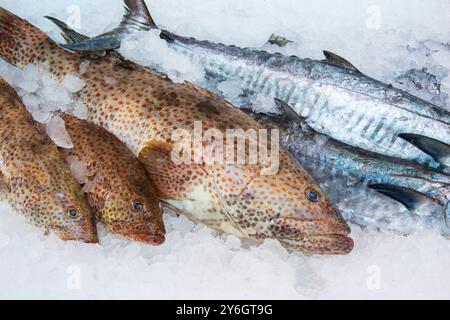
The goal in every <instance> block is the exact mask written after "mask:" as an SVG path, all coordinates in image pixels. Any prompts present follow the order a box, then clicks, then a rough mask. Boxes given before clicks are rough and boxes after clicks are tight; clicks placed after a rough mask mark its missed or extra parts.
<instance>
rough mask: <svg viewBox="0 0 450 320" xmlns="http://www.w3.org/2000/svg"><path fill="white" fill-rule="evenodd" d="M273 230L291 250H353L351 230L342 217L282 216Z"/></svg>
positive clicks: (321, 252) (272, 226)
mask: <svg viewBox="0 0 450 320" xmlns="http://www.w3.org/2000/svg"><path fill="white" fill-rule="evenodd" d="M270 230H271V232H272V233H273V234H274V236H275V237H276V238H277V239H278V240H279V241H280V242H281V243H282V244H283V245H284V246H285V247H286V248H287V249H289V250H293V251H303V252H305V253H313V254H348V253H350V252H351V251H352V250H353V247H354V243H353V240H352V239H351V238H350V237H348V235H349V234H350V232H351V230H350V228H349V226H348V225H347V224H346V223H345V221H343V220H341V219H300V218H280V219H275V220H273V221H272V223H271V227H270Z"/></svg>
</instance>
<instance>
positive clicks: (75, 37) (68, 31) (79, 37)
mask: <svg viewBox="0 0 450 320" xmlns="http://www.w3.org/2000/svg"><path fill="white" fill-rule="evenodd" d="M45 18H47V19H49V20H50V21H51V22H53V23H54V24H56V26H57V27H58V28H60V29H61V31H62V32H61V36H62V37H63V38H64V40H65V41H66V42H67V43H68V44H74V43H77V42H81V41H85V40H88V39H89V37H88V36H85V35H83V34H81V33H78V32H76V31H75V30H73V29H72V28H70V27H69V26H68V25H67V24H66V23H64V22H62V21H61V20H58V19H56V18H53V17H50V16H45Z"/></svg>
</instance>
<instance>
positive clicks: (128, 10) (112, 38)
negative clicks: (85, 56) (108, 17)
mask: <svg viewBox="0 0 450 320" xmlns="http://www.w3.org/2000/svg"><path fill="white" fill-rule="evenodd" d="M124 4H125V15H124V16H123V18H122V22H121V23H120V25H119V26H118V27H117V28H115V29H114V30H112V31H110V32H107V33H105V34H102V35H99V36H97V37H92V38H89V37H87V36H85V35H83V34H80V33H78V32H76V31H75V30H73V29H72V28H70V27H69V26H68V25H67V24H65V23H64V22H62V21H60V20H58V19H56V18H53V17H46V18H48V19H50V20H51V21H52V22H53V23H54V24H56V25H57V26H58V27H59V28H60V29H61V31H62V33H61V35H62V36H63V38H64V39H65V41H66V43H67V44H65V45H61V47H63V48H64V49H66V50H70V51H73V52H103V51H111V50H116V49H119V48H120V45H121V37H122V36H123V34H125V33H128V32H129V31H130V29H134V30H144V31H148V30H151V29H158V27H157V26H156V24H155V22H154V21H153V19H152V17H151V15H150V12H149V11H148V8H147V5H146V4H145V1H143V0H125V1H124Z"/></svg>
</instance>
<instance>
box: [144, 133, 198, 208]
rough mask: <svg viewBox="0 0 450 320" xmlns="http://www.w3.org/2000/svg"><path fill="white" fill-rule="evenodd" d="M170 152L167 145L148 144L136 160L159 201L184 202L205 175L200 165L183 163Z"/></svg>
mask: <svg viewBox="0 0 450 320" xmlns="http://www.w3.org/2000/svg"><path fill="white" fill-rule="evenodd" d="M172 150H173V147H172V145H170V144H168V143H165V142H161V141H152V142H148V143H146V145H145V146H144V147H143V148H142V149H141V151H140V152H139V156H138V159H139V161H140V162H141V163H142V164H143V165H144V167H145V169H146V170H147V173H148V174H149V177H150V178H151V179H152V180H153V182H154V184H155V186H156V187H157V192H158V196H159V198H160V199H166V200H186V199H187V196H188V195H187V194H188V192H189V191H190V189H191V188H192V187H193V186H194V185H195V183H196V182H198V181H201V179H205V178H206V176H207V173H206V172H205V171H204V170H203V168H202V167H201V166H200V165H197V164H195V163H193V164H190V163H183V161H182V159H179V158H177V156H178V154H177V153H176V152H172Z"/></svg>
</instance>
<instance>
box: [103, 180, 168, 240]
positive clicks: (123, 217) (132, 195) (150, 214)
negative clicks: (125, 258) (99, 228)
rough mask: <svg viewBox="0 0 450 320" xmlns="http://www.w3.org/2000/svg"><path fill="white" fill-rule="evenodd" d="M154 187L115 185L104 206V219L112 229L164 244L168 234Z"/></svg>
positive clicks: (128, 235)
mask: <svg viewBox="0 0 450 320" xmlns="http://www.w3.org/2000/svg"><path fill="white" fill-rule="evenodd" d="M151 190H152V189H151V188H150V187H149V188H148V190H145V188H140V187H139V188H138V187H136V186H134V185H132V184H122V185H121V187H119V188H111V189H110V190H109V192H108V194H107V196H106V197H105V198H104V202H103V204H102V206H101V208H100V210H101V212H100V215H101V221H102V222H103V223H104V225H105V226H106V227H107V228H108V229H110V230H111V232H113V233H116V234H119V235H121V236H123V237H125V238H127V239H130V240H132V241H138V242H143V243H147V244H150V245H161V244H163V243H164V241H165V234H166V230H165V227H164V222H163V219H162V214H163V210H162V208H161V206H160V204H159V200H158V198H157V197H156V196H155V193H153V194H152V192H151Z"/></svg>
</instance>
